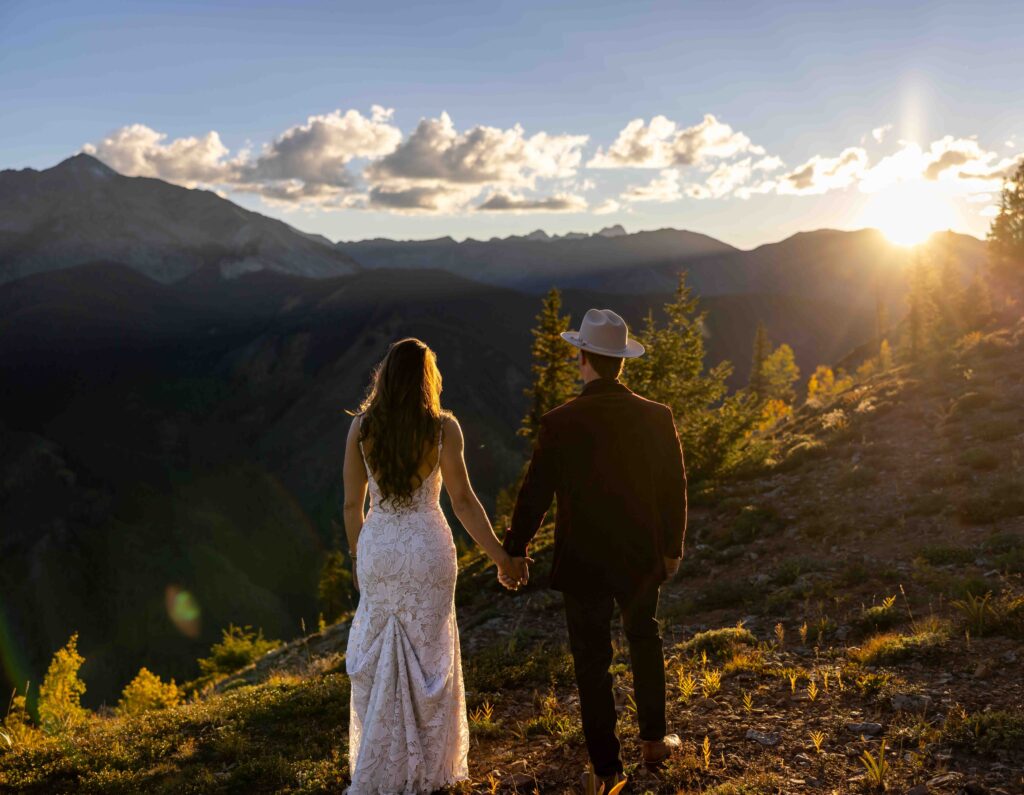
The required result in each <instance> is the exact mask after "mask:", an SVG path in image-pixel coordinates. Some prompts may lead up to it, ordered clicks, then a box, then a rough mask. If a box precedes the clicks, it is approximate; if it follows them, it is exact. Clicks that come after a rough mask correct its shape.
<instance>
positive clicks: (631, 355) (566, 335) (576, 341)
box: [562, 331, 644, 359]
mask: <svg viewBox="0 0 1024 795" xmlns="http://www.w3.org/2000/svg"><path fill="white" fill-rule="evenodd" d="M562 339H563V340H565V341H566V342H568V343H569V344H570V345H574V346H576V347H577V348H579V349H581V350H584V351H590V352H591V353H596V354H599V355H600V356H613V357H615V358H616V359H636V358H637V357H638V356H643V355H644V346H643V345H641V344H640V343H639V342H637V341H636V340H626V347H625V348H619V349H618V350H613V349H611V348H601V347H598V346H597V345H591V344H590V343H588V342H585V341H584V340H582V339H580V333H579V332H578V331H563V332H562Z"/></svg>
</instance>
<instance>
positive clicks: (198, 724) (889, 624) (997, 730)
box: [0, 321, 1024, 795]
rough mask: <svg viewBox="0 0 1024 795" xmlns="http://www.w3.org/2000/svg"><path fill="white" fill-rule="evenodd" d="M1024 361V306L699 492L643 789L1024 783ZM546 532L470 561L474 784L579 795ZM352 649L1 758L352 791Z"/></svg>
mask: <svg viewBox="0 0 1024 795" xmlns="http://www.w3.org/2000/svg"><path fill="white" fill-rule="evenodd" d="M1022 373H1024V321H1021V322H1017V323H1016V325H1015V326H1013V327H1011V328H1005V329H996V330H989V331H988V332H986V333H984V334H981V333H979V334H974V335H969V336H968V337H967V338H965V339H964V340H962V341H961V343H960V344H959V345H958V346H957V349H956V350H955V351H954V352H952V354H951V355H950V356H948V357H947V358H946V359H945V360H943V361H941V362H937V363H935V364H934V365H929V366H917V367H908V366H903V367H900V368H897V369H895V370H891V371H888V372H885V373H881V374H879V375H876V376H874V377H873V378H872V379H871V380H869V381H868V382H866V383H865V384H863V385H862V386H859V387H857V388H856V389H854V390H852V391H849V392H847V393H844V394H842V395H840V396H839V397H838V398H837V399H836V400H835V401H834V402H832V403H831V404H829V405H824V406H807V407H805V408H804V409H802V410H801V411H799V412H798V414H797V415H796V417H795V418H794V419H793V420H792V422H791V423H790V424H788V425H787V426H785V427H784V428H783V429H781V430H780V432H779V434H780V442H781V450H782V453H781V455H780V456H779V459H778V461H777V462H776V463H775V464H773V465H771V466H770V467H769V468H768V469H767V470H765V471H763V472H761V473H759V474H756V475H752V476H750V477H748V478H746V479H742V480H734V481H730V482H726V483H724V484H721V485H720V486H719V487H717V488H716V489H715V490H712V491H707V492H704V493H697V494H694V495H693V502H694V510H693V515H692V518H691V528H690V531H689V533H688V535H687V544H686V559H685V561H684V566H683V570H682V571H681V573H680V575H679V576H678V577H677V578H676V579H675V580H674V581H672V582H671V583H669V584H668V585H667V586H666V587H665V589H664V591H663V599H662V604H661V608H660V615H661V618H662V620H663V622H664V635H665V638H666V649H667V657H668V663H669V700H670V704H669V714H670V718H669V725H670V728H671V730H674V731H676V732H678V733H679V734H680V735H681V736H682V738H683V740H684V743H685V747H686V752H685V753H684V754H683V755H682V756H680V757H678V758H676V759H674V760H673V761H672V762H671V763H670V764H669V765H668V766H667V767H666V768H665V769H664V770H663V771H662V772H661V773H660V774H658V775H654V774H652V773H650V772H648V771H645V770H639V769H637V766H636V764H635V761H633V760H635V758H636V756H637V746H636V736H635V724H634V722H633V721H632V720H631V719H630V716H629V712H630V699H629V695H630V689H631V682H630V676H629V674H628V672H627V669H626V666H625V665H624V663H625V662H626V658H625V656H624V654H625V647H624V644H623V643H621V642H620V643H619V644H618V645H617V651H616V660H615V663H616V665H615V668H614V672H615V676H616V683H617V684H616V687H617V690H618V693H619V703H620V705H621V709H622V713H623V716H624V718H625V719H624V721H623V722H622V724H621V730H622V732H623V734H624V736H625V753H626V754H627V758H628V759H629V760H630V764H629V767H628V772H629V773H630V774H631V775H632V776H633V779H634V781H633V784H632V785H631V787H630V788H629V790H628V791H630V792H644V791H649V792H657V793H675V792H687V793H690V792H693V793H696V792H705V793H717V795H736V793H745V794H746V795H761V794H764V795H768V793H787V795H788V793H804V792H806V793H813V792H835V793H860V792H868V791H872V785H871V783H870V782H869V781H868V780H867V779H866V777H865V776H866V772H867V768H866V766H865V764H864V763H863V762H862V761H861V760H862V759H867V758H869V757H868V756H867V755H870V759H873V760H877V759H879V758H880V757H883V758H884V760H885V762H886V764H887V765H888V768H889V769H888V771H887V772H886V773H885V774H884V776H883V779H884V783H885V785H886V786H887V788H888V789H889V791H893V792H904V793H908V792H913V793H914V795H918V794H919V793H922V794H923V793H948V794H949V795H953V794H954V793H991V794H992V795H999V794H1002V795H1010V794H1011V793H1019V792H1021V791H1024V682H1022V681H1021V677H1020V660H1021V659H1022V657H1024V583H1022V575H1024V500H1022V498H1021V495H1022V494H1024V483H1022V482H1021V475H1020V456H1021V454H1022V450H1024V409H1022V406H1024V377H1022ZM549 541H550V539H549V537H547V536H542V539H541V541H540V542H539V543H538V544H537V547H536V549H535V555H536V557H537V558H538V565H537V567H536V570H537V572H536V574H535V576H534V578H533V580H532V581H531V585H530V586H529V587H528V588H526V589H524V590H523V591H521V592H518V593H515V594H508V593H504V592H502V591H501V590H500V589H499V587H498V586H497V585H496V584H495V583H494V582H493V571H492V570H489V569H488V568H486V567H484V566H483V563H482V561H481V560H480V558H479V555H478V554H476V553H475V552H467V553H465V554H464V555H463V556H462V558H461V569H462V573H461V576H460V583H459V590H458V593H457V604H458V609H459V618H460V629H461V634H462V638H463V649H464V660H465V663H464V666H465V673H466V680H467V687H468V690H469V700H470V706H471V709H472V710H473V714H472V731H473V736H474V741H473V746H472V749H471V757H470V761H471V774H472V777H473V782H472V785H471V786H467V787H464V788H463V789H461V790H460V791H464V792H470V791H472V792H490V793H514V792H518V793H527V792H540V793H568V792H573V791H576V792H579V791H580V790H579V787H578V782H579V775H580V773H581V771H582V770H583V769H584V760H585V751H584V749H583V745H582V741H581V736H580V729H579V723H578V720H577V717H576V711H575V710H576V706H577V705H576V703H575V696H574V691H573V688H572V687H571V685H570V683H571V667H570V662H569V658H568V657H567V655H566V652H565V636H564V629H563V619H562V616H561V611H560V598H559V597H558V595H557V594H555V593H553V592H549V591H546V590H544V589H543V579H544V577H543V573H544V570H545V568H546V565H547V559H548V558H547V550H546V545H547V543H549ZM988 593H991V594H992V595H991V597H986V594H988ZM344 644H345V626H344V624H341V625H337V626H334V627H330V628H328V629H327V630H325V631H324V632H323V633H319V634H315V635H313V636H311V637H309V638H306V639H304V640H302V641H300V642H297V643H295V644H292V645H291V646H288V647H285V648H283V649H281V650H278V651H275V652H272V653H271V654H270V655H268V656H267V657H265V658H263V659H262V660H260V661H259V662H258V663H257V665H256V666H255V667H253V668H251V669H249V670H248V671H243V672H241V674H240V675H239V676H236V677H233V678H229V679H227V680H224V681H223V682H221V684H220V685H219V687H218V688H217V691H216V692H212V693H209V694H207V696H205V697H204V698H202V699H200V700H198V701H196V702H194V703H191V704H188V705H186V706H183V707H181V708H177V709H174V710H171V711H165V712H156V713H149V714H147V715H146V716H144V717H142V718H134V719H115V718H101V719H97V720H95V721H93V722H92V724H91V725H90V726H89V727H88V728H87V729H85V730H83V731H82V732H81V733H80V734H79V735H78V736H76V737H75V738H73V739H71V740H70V741H57V740H50V741H44V742H42V743H40V744H37V745H35V746H33V747H30V748H26V749H23V750H20V751H13V752H9V753H7V754H5V755H2V756H0V785H6V786H8V787H19V788H22V789H23V790H24V791H28V792H63V791H69V790H71V789H75V788H88V789H89V790H90V791H96V792H114V791H124V790H139V789H145V790H147V791H153V792H172V791H173V792H177V791H183V790H184V791H188V790H192V791H209V792H255V791H268V792H269V791H281V792H324V791H340V789H341V788H342V787H343V785H344V772H345V769H346V757H347V748H346V726H347V723H346V720H347V719H346V705H347V697H348V691H347V682H346V679H345V676H344V664H343V662H344V661H343V657H342V654H343V651H344ZM719 677H720V681H719ZM705 738H706V746H704V742H705ZM883 741H884V743H885V746H884V751H883V748H882V742H883ZM68 743H69V744H68ZM702 746H704V747H706V748H707V751H706V753H705V752H704V750H703V748H702ZM816 746H817V747H816ZM69 749H73V752H69Z"/></svg>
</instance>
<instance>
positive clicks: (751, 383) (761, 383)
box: [747, 322, 772, 400]
mask: <svg viewBox="0 0 1024 795" xmlns="http://www.w3.org/2000/svg"><path fill="white" fill-rule="evenodd" d="M771 349H772V344H771V342H770V341H769V340H768V330H767V329H766V328H765V327H764V323H760V322H759V323H758V324H757V331H756V332H755V333H754V356H753V360H752V361H751V363H750V378H749V379H747V388H748V389H749V390H750V394H752V395H753V396H754V397H756V398H757V399H758V400H764V399H765V388H766V386H767V385H766V383H765V377H764V363H765V361H766V360H767V359H768V356H769V354H770V353H771Z"/></svg>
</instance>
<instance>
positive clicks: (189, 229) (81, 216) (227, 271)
mask: <svg viewBox="0 0 1024 795" xmlns="http://www.w3.org/2000/svg"><path fill="white" fill-rule="evenodd" d="M96 260H112V261H117V262H122V263H124V264H126V265H129V266H131V267H132V268H134V269H136V270H138V271H140V272H142V273H145V274H146V275H147V276H150V277H151V278H153V279H156V280H158V281H161V282H172V281H176V280H177V279H181V278H183V277H185V276H187V275H189V274H190V273H193V272H195V271H196V270H198V269H200V268H201V267H203V266H204V265H216V266H217V267H218V268H219V269H220V271H221V273H222V274H223V275H225V276H233V275H236V274H238V273H244V272H248V271H253V270H272V271H280V272H284V273H294V274H298V275H303V276H316V277H328V276H340V275H344V274H349V273H353V272H354V271H355V270H357V268H358V266H357V265H356V264H355V263H354V262H353V261H352V259H351V258H350V257H348V256H346V255H345V254H344V253H342V252H340V251H338V250H337V249H336V248H335V247H333V246H332V245H331V244H330V242H329V241H328V240H327V239H326V238H323V237H320V236H319V235H309V234H306V233H304V232H300V231H298V230H297V229H294V228H293V227H291V226H289V225H288V224H286V223H284V222H282V221H278V220H275V219H273V218H267V217H266V216H263V215H260V214H259V213H254V212H251V211H249V210H245V209H243V208H241V207H239V206H238V205H236V204H233V203H232V202H230V201H227V200H226V199H222V198H221V197H219V196H217V195H216V194H214V193H211V192H209V191H205V190H188V189H186V188H182V187H179V186H177V185H171V184H169V183H167V182H164V181H162V180H159V179H149V178H146V177H125V176H122V175H121V174H118V173H117V172H116V171H114V170H113V169H111V168H108V167H107V166H105V165H104V164H103V163H101V162H100V161H99V160H97V159H96V158H94V157H91V156H90V155H86V154H79V155H75V156H74V157H70V158H68V159H67V160H64V161H63V162H62V163H60V164H58V165H56V166H54V167H53V168H48V169H45V170H43V171H35V170H34V169H30V168H27V169H22V170H20V171H15V170H5V171H0V282H6V281H11V280H13V279H17V278H19V277H21V276H27V275H29V274H32V273H39V272H41V271H48V270H54V269H57V268H69V267H72V266H74V265H81V264H83V263H87V262H93V261H96Z"/></svg>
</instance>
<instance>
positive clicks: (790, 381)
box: [761, 344, 800, 405]
mask: <svg viewBox="0 0 1024 795" xmlns="http://www.w3.org/2000/svg"><path fill="white" fill-rule="evenodd" d="M762 378H763V379H764V391H763V392H762V393H761V395H762V397H764V398H767V399H769V400H780V401H782V402H783V403H787V404H790V405H792V403H793V401H795V400H796V390H795V389H794V388H793V385H794V384H795V383H796V382H797V381H799V380H800V368H799V367H797V364H796V356H795V355H794V354H793V349H792V348H790V347H789V346H788V345H786V344H782V345H780V346H779V347H778V348H776V349H775V350H774V351H772V353H771V354H770V355H769V356H768V358H767V359H765V361H764V364H763V366H762Z"/></svg>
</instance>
